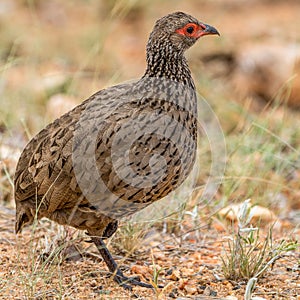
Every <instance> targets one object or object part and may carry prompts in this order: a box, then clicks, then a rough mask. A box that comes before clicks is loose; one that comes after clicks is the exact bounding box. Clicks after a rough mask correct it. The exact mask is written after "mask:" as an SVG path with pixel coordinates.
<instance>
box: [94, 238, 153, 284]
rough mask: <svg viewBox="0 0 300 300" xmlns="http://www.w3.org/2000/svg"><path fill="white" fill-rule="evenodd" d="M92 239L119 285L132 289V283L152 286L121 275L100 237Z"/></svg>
mask: <svg viewBox="0 0 300 300" xmlns="http://www.w3.org/2000/svg"><path fill="white" fill-rule="evenodd" d="M91 239H92V241H93V242H94V244H95V245H96V247H97V249H98V250H99V252H100V254H101V256H102V257H103V259H104V261H105V263H106V265H107V267H108V269H109V271H110V272H111V273H112V274H114V281H116V282H117V283H118V284H119V285H121V286H122V287H123V288H124V289H127V290H132V287H131V286H130V284H132V285H138V286H142V287H145V288H152V289H153V286H152V285H151V284H148V283H144V282H140V281H138V280H136V279H133V278H129V277H126V276H125V275H123V273H122V271H121V270H120V269H119V268H118V265H117V263H116V262H115V260H114V259H113V257H112V256H111V254H110V252H109V251H108V249H107V247H106V245H105V243H104V242H103V240H102V238H100V237H91Z"/></svg>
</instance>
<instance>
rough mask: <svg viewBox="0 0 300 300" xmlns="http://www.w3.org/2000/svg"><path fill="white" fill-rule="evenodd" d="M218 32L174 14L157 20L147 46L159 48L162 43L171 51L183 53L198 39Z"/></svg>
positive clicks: (184, 16)
mask: <svg viewBox="0 0 300 300" xmlns="http://www.w3.org/2000/svg"><path fill="white" fill-rule="evenodd" d="M209 34H217V35H219V32H218V31H217V29H215V28H214V27H212V26H210V25H207V24H204V23H202V22H200V21H198V20H197V19H195V18H194V17H192V16H190V15H188V14H185V13H183V12H175V13H171V14H169V15H166V16H164V17H162V18H161V19H159V20H157V21H156V23H155V25H154V28H153V31H152V32H151V34H150V38H149V42H148V45H149V44H150V43H151V44H152V46H154V47H155V45H157V46H159V45H161V44H162V43H163V44H167V45H168V47H171V48H172V51H173V52H174V51H179V52H184V51H185V50H187V49H188V48H190V47H191V46H192V45H193V44H194V43H195V42H196V41H197V40H198V39H199V38H200V37H202V36H204V35H209Z"/></svg>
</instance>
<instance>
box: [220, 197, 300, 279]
mask: <svg viewBox="0 0 300 300" xmlns="http://www.w3.org/2000/svg"><path fill="white" fill-rule="evenodd" d="M251 209H252V206H251V204H250V200H246V201H245V202H244V203H243V205H242V207H241V209H240V211H239V217H238V228H237V231H236V232H234V233H233V235H232V237H230V239H229V240H228V243H227V245H228V250H225V251H224V254H223V256H222V264H223V265H222V269H223V273H224V276H225V277H226V278H228V279H232V280H237V279H247V280H249V279H251V278H259V277H261V276H262V275H263V274H264V273H265V272H266V271H267V270H268V269H269V268H270V267H271V266H273V265H274V263H275V262H276V261H277V260H278V259H280V258H281V257H282V255H283V254H284V253H285V252H288V251H292V250H295V249H296V248H297V247H299V244H298V242H296V241H288V240H284V239H283V240H281V241H280V242H277V243H274V240H273V235H272V231H273V226H272V227H271V228H270V229H269V231H268V234H267V235H266V236H265V237H264V238H261V237H260V230H259V228H253V227H252V226H251V225H249V224H250V220H251V218H252V215H251Z"/></svg>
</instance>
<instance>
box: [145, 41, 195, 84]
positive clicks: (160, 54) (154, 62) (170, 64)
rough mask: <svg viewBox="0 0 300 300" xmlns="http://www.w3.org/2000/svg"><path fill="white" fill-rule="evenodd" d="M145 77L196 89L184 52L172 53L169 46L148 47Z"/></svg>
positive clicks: (156, 45) (155, 45)
mask: <svg viewBox="0 0 300 300" xmlns="http://www.w3.org/2000/svg"><path fill="white" fill-rule="evenodd" d="M145 77H155V78H166V79H168V80H173V81H176V82H180V83H183V84H185V85H188V86H190V87H191V88H193V89H195V84H194V81H193V78H192V75H191V71H190V69H189V66H188V63H187V60H186V58H185V57H184V54H183V52H175V51H172V48H170V47H168V46H167V45H159V44H154V45H153V44H152V45H150V46H149V45H148V46H147V69H146V71H145V74H144V76H143V78H145Z"/></svg>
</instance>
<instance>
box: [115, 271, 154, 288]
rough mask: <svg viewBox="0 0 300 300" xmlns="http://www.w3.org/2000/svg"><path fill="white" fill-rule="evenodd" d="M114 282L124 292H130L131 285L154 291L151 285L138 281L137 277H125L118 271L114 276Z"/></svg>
mask: <svg viewBox="0 0 300 300" xmlns="http://www.w3.org/2000/svg"><path fill="white" fill-rule="evenodd" d="M114 281H115V282H117V283H118V284H119V285H120V286H122V287H123V288H124V289H125V290H129V291H132V285H136V286H141V287H144V288H148V289H154V287H153V285H151V284H149V283H145V282H142V281H140V279H139V277H137V276H135V277H127V276H125V275H124V274H123V273H122V272H121V271H120V270H118V271H117V273H116V274H115V275H114Z"/></svg>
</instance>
